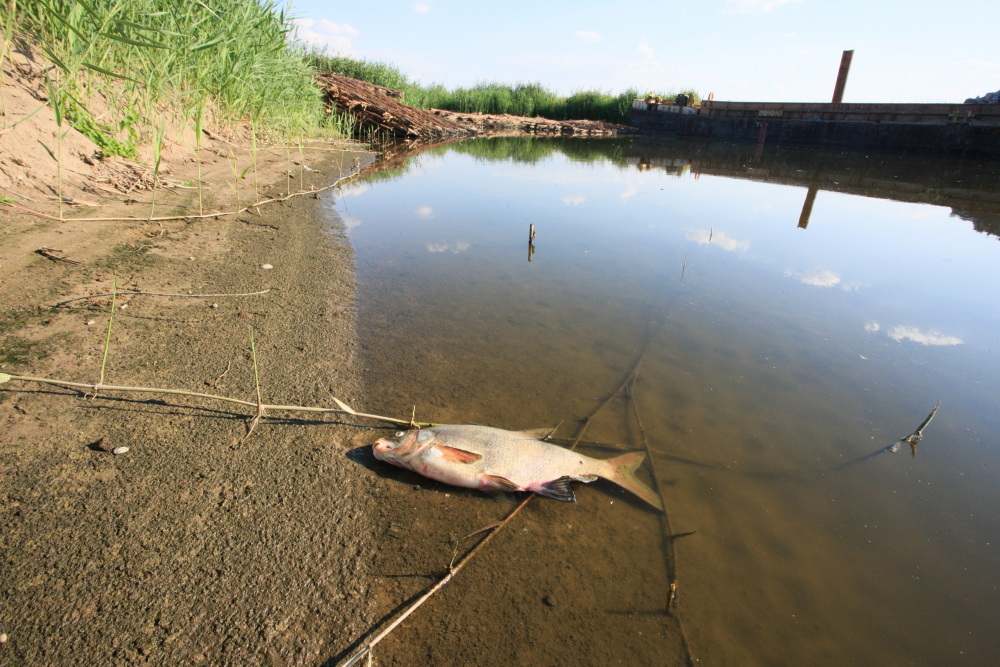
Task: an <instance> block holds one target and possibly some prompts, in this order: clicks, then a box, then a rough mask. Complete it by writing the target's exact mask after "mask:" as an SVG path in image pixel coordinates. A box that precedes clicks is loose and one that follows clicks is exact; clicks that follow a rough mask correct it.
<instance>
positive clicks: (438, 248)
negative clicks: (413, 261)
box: [424, 241, 472, 255]
mask: <svg viewBox="0 0 1000 667" xmlns="http://www.w3.org/2000/svg"><path fill="white" fill-rule="evenodd" d="M424 247H426V248H427V252H450V253H452V254H456V255H457V254H458V253H460V252H463V251H465V250H468V249H469V248H471V247H472V246H471V245H470V244H468V243H466V242H465V241H456V242H455V243H428V244H427V245H426V246H424Z"/></svg>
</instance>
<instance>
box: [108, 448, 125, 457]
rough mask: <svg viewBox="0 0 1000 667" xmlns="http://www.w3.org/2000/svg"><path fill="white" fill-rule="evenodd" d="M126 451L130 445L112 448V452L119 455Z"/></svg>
mask: <svg viewBox="0 0 1000 667" xmlns="http://www.w3.org/2000/svg"><path fill="white" fill-rule="evenodd" d="M126 452H128V447H124V446H123V447H115V448H114V449H112V450H111V453H112V454H114V455H115V456H119V455H121V454H125V453H126Z"/></svg>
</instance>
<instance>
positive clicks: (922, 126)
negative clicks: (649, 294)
mask: <svg viewBox="0 0 1000 667" xmlns="http://www.w3.org/2000/svg"><path fill="white" fill-rule="evenodd" d="M853 56H854V51H853V50H849V51H844V53H843V56H842V57H841V61H840V70H839V72H838V73H837V83H836V85H835V87H834V90H833V99H832V101H831V102H830V103H829V104H823V103H815V104H813V103H805V104H803V103H785V102H718V101H715V100H712V99H711V96H709V98H710V99H709V100H707V101H704V102H702V103H701V105H700V106H688V104H687V96H686V95H678V96H677V98H676V99H675V100H674V101H673V102H672V103H670V102H668V103H667V104H662V103H660V102H659V101H658V100H656V99H654V98H647V99H644V100H643V99H639V100H634V101H633V102H632V106H631V108H630V109H629V110H628V111H627V112H626V114H627V115H628V117H629V120H631V121H632V124H633V125H635V126H636V128H637V129H638V130H639V133H640V134H651V135H667V136H678V137H698V138H702V139H721V140H725V141H731V142H732V141H735V142H756V143H757V145H758V148H760V149H762V148H763V147H764V146H820V147H823V148H831V149H835V150H849V151H866V152H890V153H901V154H914V155H947V156H954V157H968V158H985V159H989V160H996V159H1000V104H844V103H843V98H844V88H845V87H846V85H847V75H848V72H849V71H850V68H851V60H852V58H853Z"/></svg>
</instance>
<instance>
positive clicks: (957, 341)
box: [886, 325, 965, 345]
mask: <svg viewBox="0 0 1000 667" xmlns="http://www.w3.org/2000/svg"><path fill="white" fill-rule="evenodd" d="M886 334H887V335H888V336H889V338H891V339H893V340H894V341H898V342H902V341H904V340H912V341H913V342H914V343H920V344H921V345H961V344H962V343H964V342H965V341H964V340H962V339H961V338H959V337H958V336H949V335H947V334H943V333H941V332H940V331H921V330H920V329H918V328H917V327H908V326H903V325H899V326H895V327H893V328H891V329H889V331H887V332H886Z"/></svg>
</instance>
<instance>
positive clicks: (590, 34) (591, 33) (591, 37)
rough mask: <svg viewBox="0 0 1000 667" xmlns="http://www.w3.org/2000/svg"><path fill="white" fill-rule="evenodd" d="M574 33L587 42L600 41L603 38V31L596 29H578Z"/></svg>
mask: <svg viewBox="0 0 1000 667" xmlns="http://www.w3.org/2000/svg"><path fill="white" fill-rule="evenodd" d="M573 34H574V35H576V36H577V37H579V38H580V39H582V40H583V41H585V42H599V41H601V39H603V38H602V36H601V33H599V32H597V31H595V30H577V31H576V32H574V33H573Z"/></svg>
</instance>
